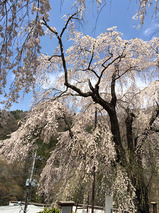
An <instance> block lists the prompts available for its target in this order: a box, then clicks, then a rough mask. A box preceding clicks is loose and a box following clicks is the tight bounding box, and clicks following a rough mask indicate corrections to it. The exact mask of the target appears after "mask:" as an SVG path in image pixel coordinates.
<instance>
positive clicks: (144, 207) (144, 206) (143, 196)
mask: <svg viewBox="0 0 159 213" xmlns="http://www.w3.org/2000/svg"><path fill="white" fill-rule="evenodd" d="M126 112H127V118H126V120H125V123H126V137H127V145H128V157H129V159H128V165H127V169H128V171H127V173H128V176H129V178H130V180H131V182H132V184H133V186H134V188H135V189H136V197H137V201H136V205H137V209H138V212H139V213H140V212H141V213H149V206H148V190H147V187H146V185H145V181H144V174H143V168H142V162H141V156H140V155H137V154H136V152H135V146H134V143H133V131H132V124H133V119H134V117H135V115H134V114H133V113H132V112H130V109H128V108H127V110H126Z"/></svg>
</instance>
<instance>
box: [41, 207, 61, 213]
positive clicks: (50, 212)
mask: <svg viewBox="0 0 159 213" xmlns="http://www.w3.org/2000/svg"><path fill="white" fill-rule="evenodd" d="M39 213H60V210H59V209H57V208H44V211H40V212H39Z"/></svg>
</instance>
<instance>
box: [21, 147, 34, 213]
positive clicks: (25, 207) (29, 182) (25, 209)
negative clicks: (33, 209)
mask: <svg viewBox="0 0 159 213" xmlns="http://www.w3.org/2000/svg"><path fill="white" fill-rule="evenodd" d="M36 156H37V150H36V151H35V154H34V158H33V165H32V169H31V174H30V179H27V181H26V188H27V190H26V197H25V205H24V213H26V212H27V206H28V198H29V195H30V188H31V183H32V179H33V174H34V167H35V160H36Z"/></svg>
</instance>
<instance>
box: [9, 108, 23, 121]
mask: <svg viewBox="0 0 159 213" xmlns="http://www.w3.org/2000/svg"><path fill="white" fill-rule="evenodd" d="M10 113H11V114H12V115H13V116H14V118H15V119H16V120H19V119H21V117H22V114H23V110H19V109H17V110H15V111H10Z"/></svg>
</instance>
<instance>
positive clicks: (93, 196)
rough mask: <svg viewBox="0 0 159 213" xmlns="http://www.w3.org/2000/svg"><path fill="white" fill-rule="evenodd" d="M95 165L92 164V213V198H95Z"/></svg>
mask: <svg viewBox="0 0 159 213" xmlns="http://www.w3.org/2000/svg"><path fill="white" fill-rule="evenodd" d="M95 170H96V167H95V166H93V183H92V213H94V199H95V177H96V172H95Z"/></svg>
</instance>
